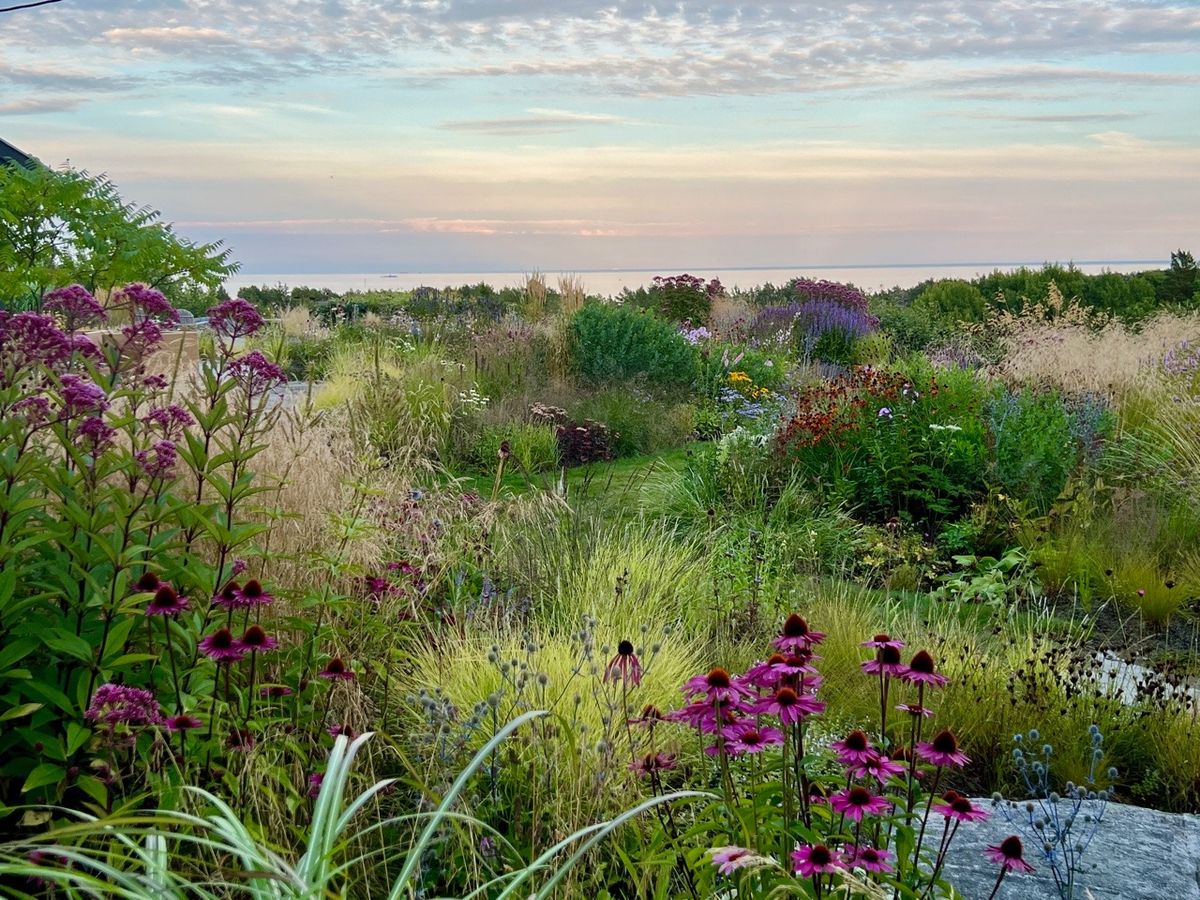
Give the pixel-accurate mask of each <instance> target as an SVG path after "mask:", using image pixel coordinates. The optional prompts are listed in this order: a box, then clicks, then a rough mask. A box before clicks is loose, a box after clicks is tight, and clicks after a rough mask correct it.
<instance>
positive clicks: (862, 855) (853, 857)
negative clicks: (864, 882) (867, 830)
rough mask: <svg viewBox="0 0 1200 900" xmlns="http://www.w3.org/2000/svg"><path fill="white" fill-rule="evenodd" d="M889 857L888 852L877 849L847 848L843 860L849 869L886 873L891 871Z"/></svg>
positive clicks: (889, 852)
mask: <svg viewBox="0 0 1200 900" xmlns="http://www.w3.org/2000/svg"><path fill="white" fill-rule="evenodd" d="M891 855H892V854H891V851H890V850H880V849H878V848H877V847H847V848H846V849H845V851H844V856H843V859H844V861H845V863H846V866H847V867H848V868H851V869H862V870H864V871H866V872H883V873H887V872H891V871H892V866H891V863H889V862H888V857H890V856H891Z"/></svg>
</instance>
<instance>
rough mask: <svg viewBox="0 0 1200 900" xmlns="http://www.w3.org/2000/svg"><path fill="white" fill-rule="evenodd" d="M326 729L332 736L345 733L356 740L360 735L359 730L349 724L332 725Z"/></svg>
mask: <svg viewBox="0 0 1200 900" xmlns="http://www.w3.org/2000/svg"><path fill="white" fill-rule="evenodd" d="M325 730H326V731H328V732H329V736H330V737H338V736H340V735H345V736H346V737H348V738H350V740H354V739H355V738H356V737H358V732H357V731H355V730H354V729H353V728H351V727H350V726H349V725H331V726H329V727H328V728H326V729H325Z"/></svg>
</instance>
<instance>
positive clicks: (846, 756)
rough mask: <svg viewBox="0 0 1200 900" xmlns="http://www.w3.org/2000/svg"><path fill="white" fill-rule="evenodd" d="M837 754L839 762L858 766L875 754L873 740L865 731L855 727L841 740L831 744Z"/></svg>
mask: <svg viewBox="0 0 1200 900" xmlns="http://www.w3.org/2000/svg"><path fill="white" fill-rule="evenodd" d="M829 746H830V747H831V748H832V749H833V752H834V753H836V754H837V758H838V762H840V763H841V764H842V765H844V766H857V765H861V764H862V763H864V762H866V761H867V760H868V759H870V758H871V757H872V756H874V755H875V751H874V750H873V749H872V748H871V741H870V740H869V739H868V738H867V734H866V732H865V731H859V730H857V729H855V730H854V731H851V732H850V733H849V734H848V735H846V736H845V737H844V738H843V739H842V740H840V741H834V742H833V743H832V744H830V745H829Z"/></svg>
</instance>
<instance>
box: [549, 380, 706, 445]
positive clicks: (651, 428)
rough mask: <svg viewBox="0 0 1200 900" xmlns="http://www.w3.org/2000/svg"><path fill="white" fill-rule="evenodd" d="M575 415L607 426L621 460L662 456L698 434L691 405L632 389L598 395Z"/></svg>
mask: <svg viewBox="0 0 1200 900" xmlns="http://www.w3.org/2000/svg"><path fill="white" fill-rule="evenodd" d="M571 415H572V417H573V418H575V419H580V420H583V419H590V420H592V421H595V422H601V423H603V424H604V425H607V426H608V428H609V430H610V432H611V438H612V448H613V450H614V452H615V453H616V455H617V456H636V455H639V454H643V453H661V452H662V451H664V450H670V449H673V448H675V447H679V446H681V445H682V444H685V443H687V442H688V441H689V440H690V439H691V438H692V435H693V433H694V432H695V430H696V412H695V408H694V407H692V406H691V405H690V404H687V403H670V402H667V401H663V400H656V399H655V398H653V397H650V396H648V395H647V394H645V393H644V392H641V391H637V390H633V389H628V388H619V387H618V388H609V389H607V390H600V391H597V392H595V393H593V394H591V395H590V396H588V397H586V398H585V399H584V400H582V401H581V402H580V403H578V404H576V405H575V406H574V407H573V408H572V410H571Z"/></svg>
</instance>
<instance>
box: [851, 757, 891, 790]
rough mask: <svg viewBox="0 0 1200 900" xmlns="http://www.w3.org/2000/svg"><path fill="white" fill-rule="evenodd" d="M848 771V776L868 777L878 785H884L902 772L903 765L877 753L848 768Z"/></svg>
mask: <svg viewBox="0 0 1200 900" xmlns="http://www.w3.org/2000/svg"><path fill="white" fill-rule="evenodd" d="M849 769H850V774H851V775H853V776H854V777H855V778H866V777H868V776H870V777H871V778H874V779H875V780H877V781H878V782H879V783H880V784H884V783H886V782H887V780H888V779H889V778H893V777H895V776H896V775H900V774H903V772H904V766H903V765H901V764H900V763H898V762H894V761H893V760H891V759H889V758H888V757H886V756H883V755H881V754H878V753H872V754H871V755H870V756H868V757H867V758H866V759H864V760H863V761H862V762H860V763H857V764H855V765H852V766H850V767H849Z"/></svg>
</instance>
